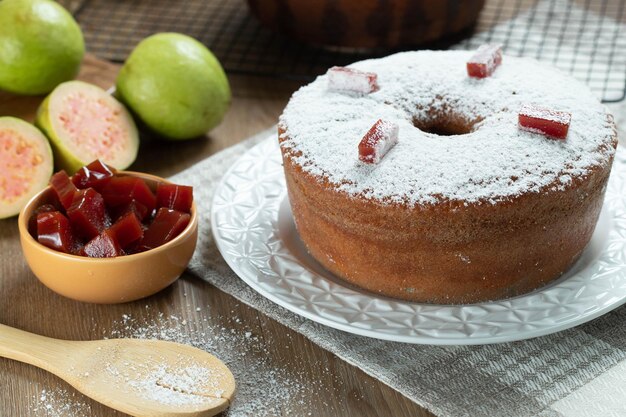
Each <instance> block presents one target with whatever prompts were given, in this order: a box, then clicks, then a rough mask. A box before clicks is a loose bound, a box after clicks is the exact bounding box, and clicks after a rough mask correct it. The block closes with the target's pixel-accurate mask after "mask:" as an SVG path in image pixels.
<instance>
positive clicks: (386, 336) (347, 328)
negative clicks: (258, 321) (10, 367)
mask: <svg viewBox="0 0 626 417" xmlns="http://www.w3.org/2000/svg"><path fill="white" fill-rule="evenodd" d="M270 141H275V142H277V139H276V136H275V135H271V136H269V137H268V138H266V139H263V140H261V141H260V142H259V143H257V144H256V145H254V146H253V147H251V148H250V149H248V150H247V151H246V152H244V154H242V155H241V156H239V157H238V158H237V160H236V161H234V162H233V164H232V165H231V167H230V168H229V169H228V170H227V171H226V173H225V174H224V175H223V176H222V178H221V179H220V181H219V183H218V185H217V187H216V188H215V193H214V195H213V198H212V201H211V213H210V219H211V231H212V234H213V238H214V240H215V243H216V245H217V248H218V250H219V252H220V254H221V255H222V257H223V258H224V260H225V261H226V263H227V264H228V266H229V267H230V268H231V269H232V270H233V271H234V272H235V274H236V275H237V276H238V277H239V278H240V279H242V280H243V281H244V282H245V283H246V284H247V285H248V286H250V287H251V288H252V289H253V290H254V291H256V292H257V293H259V294H260V295H261V296H263V297H265V298H267V299H268V300H270V301H272V302H274V303H276V304H278V305H279V306H281V307H283V308H285V309H287V310H289V311H291V312H292V313H295V314H297V315H299V316H302V317H305V318H307V319H309V320H312V321H314V322H317V323H320V324H323V325H326V326H328V327H331V328H334V329H338V330H342V331H344V332H347V333H352V334H356V335H360V336H365V337H371V338H375V339H381V340H388V341H394V342H402V343H410V344H429V345H441V346H453V345H457V346H458V345H483V344H492V343H504V342H514V341H519V340H526V339H532V338H535V337H541V336H545V335H548V334H552V333H557V332H560V331H563V330H566V329H569V328H572V327H575V326H578V325H581V324H583V323H586V322H588V321H591V320H593V319H595V318H598V317H600V316H602V315H604V314H606V313H608V312H610V311H612V310H614V309H616V308H618V307H620V306H622V305H623V304H625V303H626V294H625V295H623V296H622V297H621V298H618V299H615V300H613V301H612V302H610V303H606V304H605V305H603V306H602V307H601V308H598V309H596V310H594V311H593V312H591V313H588V314H579V315H577V316H574V317H572V318H571V319H568V320H563V321H561V322H559V323H558V324H557V323H555V324H553V325H546V326H544V327H542V328H538V329H535V330H527V331H525V332H523V333H522V332H520V333H517V334H502V335H490V336H481V337H471V336H465V337H439V336H426V335H419V334H415V335H395V334H392V333H382V332H377V331H375V330H369V329H364V328H360V327H355V326H352V325H350V324H345V323H341V322H338V321H334V320H332V319H329V318H326V317H323V316H320V315H318V314H315V313H313V312H311V311H308V310H305V309H302V308H300V307H298V306H295V305H294V304H292V303H290V302H288V301H286V300H284V299H282V298H280V297H278V296H276V295H275V294H274V293H272V292H269V291H266V290H265V288H263V287H262V286H260V285H259V284H258V282H257V281H256V279H255V277H254V276H250V275H249V274H248V273H247V272H246V271H244V270H243V269H242V268H241V267H240V266H239V265H238V264H237V263H236V262H235V261H234V259H232V257H230V256H227V251H226V247H225V243H224V242H223V241H222V238H221V236H220V234H219V233H218V230H219V228H218V220H217V213H218V210H216V206H217V203H216V202H217V200H218V198H219V197H220V191H221V190H222V189H223V188H224V187H225V184H226V183H227V181H228V180H229V178H230V177H231V176H232V174H233V171H235V169H236V168H237V167H238V164H239V163H240V162H241V161H242V160H244V159H245V158H246V157H247V156H249V154H251V153H254V152H255V151H257V150H258V149H259V148H262V147H264V146H267V145H268V142H270ZM276 150H278V146H277V145H276ZM621 156H622V155H619V153H618V156H617V157H616V161H615V162H618V160H619V159H622V158H621ZM623 156H624V157H626V152H625V155H623ZM624 159H625V160H626V158H624ZM283 192H286V188H285V189H284V190H283ZM302 267H303V268H305V267H304V266H302ZM305 269H306V268H305ZM320 278H321V279H325V278H323V277H320ZM563 282H567V279H566V280H564V281H563ZM346 288H349V286H348V285H346ZM548 288H553V286H550V285H549V286H547V287H546V289H548ZM541 291H542V289H539V290H537V291H534V292H531V293H529V294H526V295H522V296H519V297H515V299H523V298H525V297H529V296H531V295H533V296H534V295H536V294H538V293H541ZM362 295H363V297H369V298H371V299H372V300H380V297H377V296H376V295H375V294H369V293H363V294H362ZM500 301H503V300H496V301H490V302H484V303H478V304H468V305H455V306H448V305H435V304H425V303H424V304H422V303H413V302H405V301H402V300H393V302H395V303H396V304H398V305H407V306H424V307H429V308H437V307H439V308H442V309H446V308H450V307H455V308H457V307H458V308H460V309H463V308H470V307H477V306H481V305H489V304H493V305H496V303H498V302H500Z"/></svg>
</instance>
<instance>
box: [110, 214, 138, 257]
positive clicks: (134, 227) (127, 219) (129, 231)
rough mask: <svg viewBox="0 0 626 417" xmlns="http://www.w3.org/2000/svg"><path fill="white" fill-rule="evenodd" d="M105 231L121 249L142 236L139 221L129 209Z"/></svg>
mask: <svg viewBox="0 0 626 417" xmlns="http://www.w3.org/2000/svg"><path fill="white" fill-rule="evenodd" d="M107 231H108V232H109V235H110V236H111V237H112V238H113V239H114V240H115V241H116V242H117V244H118V246H119V247H121V248H122V249H126V248H127V247H128V246H130V244H131V243H134V242H137V241H139V240H140V239H141V238H142V237H143V227H142V226H141V222H140V221H139V219H138V218H137V216H136V215H135V213H133V212H130V211H129V212H128V213H126V214H125V215H124V216H122V217H120V218H119V220H117V221H116V222H115V223H113V225H112V226H111V227H109V228H108V229H107Z"/></svg>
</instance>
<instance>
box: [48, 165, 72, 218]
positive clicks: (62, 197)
mask: <svg viewBox="0 0 626 417" xmlns="http://www.w3.org/2000/svg"><path fill="white" fill-rule="evenodd" d="M50 186H51V187H52V189H53V190H54V192H55V193H56V195H57V197H58V198H59V201H60V202H61V205H62V206H63V208H65V209H68V208H69V207H70V206H71V205H72V202H73V201H74V195H75V194H76V192H77V191H78V189H77V188H76V186H75V185H74V183H73V182H72V181H71V180H70V177H69V175H67V172H65V171H59V172H57V173H56V174H54V175H53V176H52V177H51V178H50Z"/></svg>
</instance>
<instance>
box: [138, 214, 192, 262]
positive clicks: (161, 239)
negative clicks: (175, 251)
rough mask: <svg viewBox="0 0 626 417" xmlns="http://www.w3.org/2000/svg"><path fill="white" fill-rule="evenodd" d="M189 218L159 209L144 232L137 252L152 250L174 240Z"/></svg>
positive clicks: (187, 215)
mask: <svg viewBox="0 0 626 417" xmlns="http://www.w3.org/2000/svg"><path fill="white" fill-rule="evenodd" d="M190 218H191V216H190V215H189V214H187V213H182V212H180V211H176V210H170V209H167V208H165V207H162V208H160V209H159V210H158V211H157V214H156V216H155V217H154V220H153V221H152V224H151V225H150V226H149V227H148V229H147V230H146V231H145V233H144V235H143V239H142V240H141V244H140V245H139V250H142V251H144V250H148V249H154V248H156V247H158V246H161V245H162V244H164V243H166V242H169V241H170V240H172V239H174V238H175V237H176V236H178V235H179V234H180V232H182V231H183V230H184V229H185V227H187V225H188V224H189V219H190Z"/></svg>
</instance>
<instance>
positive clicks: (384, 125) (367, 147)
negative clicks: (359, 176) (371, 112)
mask: <svg viewBox="0 0 626 417" xmlns="http://www.w3.org/2000/svg"><path fill="white" fill-rule="evenodd" d="M398 130H399V128H398V125H397V124H396V123H393V122H389V121H386V120H382V119H378V121H377V122H376V123H374V126H372V127H371V128H370V130H369V131H368V132H367V133H366V134H365V136H363V139H361V143H359V160H361V161H362V162H365V163H367V164H377V163H379V162H380V160H381V159H382V158H383V157H384V156H385V155H386V154H387V152H389V150H390V149H391V148H393V147H394V146H395V145H396V143H398Z"/></svg>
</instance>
